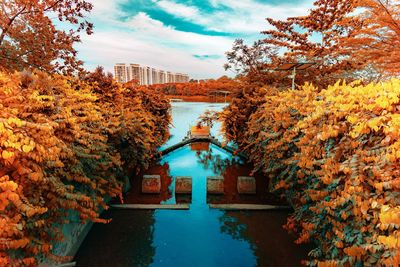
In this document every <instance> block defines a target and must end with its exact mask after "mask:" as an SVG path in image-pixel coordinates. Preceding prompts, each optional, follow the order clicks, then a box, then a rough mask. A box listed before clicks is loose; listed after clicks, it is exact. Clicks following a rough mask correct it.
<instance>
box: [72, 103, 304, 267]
mask: <svg viewBox="0 0 400 267" xmlns="http://www.w3.org/2000/svg"><path fill="white" fill-rule="evenodd" d="M224 106H226V104H214V103H190V102H176V103H172V116H173V126H171V135H172V137H171V139H170V140H169V141H168V142H167V144H165V145H164V146H163V147H167V146H170V145H172V144H175V143H178V142H180V141H181V140H182V138H183V137H184V136H185V135H186V132H187V131H188V129H189V127H190V126H193V125H195V124H196V121H197V119H198V117H199V116H200V115H201V114H202V113H203V112H204V111H205V110H210V109H211V110H216V111H218V110H222V108H223V107H224ZM219 128H220V125H219V124H216V125H215V126H214V127H213V129H212V133H213V135H214V136H217V137H218V138H222V136H221V135H220V134H219ZM207 157H211V158H212V159H214V160H210V161H207V160H204V158H207ZM215 159H217V161H215ZM215 162H218V163H225V164H228V165H229V164H231V165H232V164H238V163H237V159H234V158H233V156H232V155H231V154H229V153H227V152H226V151H224V150H222V149H220V148H218V147H216V146H214V145H210V147H209V148H208V150H206V151H196V150H195V149H194V148H193V147H191V146H190V145H188V146H185V147H182V148H180V149H178V150H175V151H173V152H172V153H170V154H168V155H166V156H164V157H163V158H162V159H161V160H160V162H159V164H160V165H163V166H168V172H169V173H168V175H169V176H170V177H171V178H172V182H171V184H170V187H169V189H170V191H171V197H170V198H169V199H167V200H164V201H163V203H171V204H173V203H176V199H175V197H174V195H175V194H174V179H175V178H176V177H177V176H191V177H192V182H193V186H192V190H193V192H192V199H191V204H190V209H189V210H156V211H138V210H112V211H107V212H105V213H104V214H103V217H105V218H112V219H113V221H112V222H111V223H110V224H107V225H101V224H98V225H97V224H96V225H95V226H94V227H93V229H92V230H91V231H90V233H89V235H88V237H87V238H86V239H85V241H84V242H83V244H82V246H81V248H80V249H79V251H78V254H77V255H76V257H75V260H76V262H77V266H96V267H97V266H99V267H102V266H121V267H125V266H166V267H169V266H174V267H176V266H190V267H196V266H199V267H208V266H209V267H213V266H228V267H234V266H279V267H281V266H282V267H284V266H300V260H301V259H304V258H305V257H306V251H305V250H304V248H302V247H298V246H296V245H294V243H293V238H292V237H291V236H289V235H288V234H287V233H286V232H285V230H283V229H282V224H284V223H285V218H286V216H287V215H288V213H287V212H224V211H220V210H215V209H209V207H208V205H207V194H206V177H207V176H215V175H221V174H222V173H223V172H224V164H219V165H221V166H222V167H221V166H215V165H214V164H213V163H215Z"/></svg>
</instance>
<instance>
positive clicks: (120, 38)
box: [76, 0, 313, 78]
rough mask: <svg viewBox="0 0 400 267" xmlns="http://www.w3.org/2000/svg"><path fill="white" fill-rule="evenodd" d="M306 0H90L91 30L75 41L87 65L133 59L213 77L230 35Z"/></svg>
mask: <svg viewBox="0 0 400 267" xmlns="http://www.w3.org/2000/svg"><path fill="white" fill-rule="evenodd" d="M312 2H313V1H312V0H264V1H263V0H235V1H233V0H189V1H182V0H147V1H145V0H93V1H92V3H93V4H94V9H93V11H92V13H91V14H90V15H89V17H88V19H89V20H90V21H92V22H94V24H95V33H94V34H93V35H91V36H83V37H82V43H80V44H78V45H76V48H77V50H78V51H79V58H80V59H82V60H83V61H84V62H85V66H86V67H87V68H88V69H94V68H95V67H96V66H97V65H102V66H104V67H105V69H106V70H108V71H112V68H113V65H114V63H117V62H123V63H139V64H143V65H148V66H152V67H156V68H160V69H164V70H169V71H174V72H183V73H188V74H189V75H190V76H191V77H193V78H217V77H220V76H222V75H230V76H231V75H232V74H233V73H230V72H225V71H224V70H223V67H222V66H223V64H224V63H225V61H226V60H225V55H224V53H225V52H226V51H228V50H229V49H230V48H231V46H232V43H233V41H234V40H235V39H236V38H244V39H245V40H246V41H248V42H249V43H250V42H252V41H254V40H257V39H260V38H262V35H260V31H263V30H266V29H268V28H269V27H270V26H269V25H268V24H267V22H266V21H265V18H266V17H272V18H274V19H285V18H287V17H291V16H300V15H305V14H307V11H308V10H309V9H310V8H311V7H312Z"/></svg>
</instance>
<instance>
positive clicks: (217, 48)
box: [126, 12, 232, 54]
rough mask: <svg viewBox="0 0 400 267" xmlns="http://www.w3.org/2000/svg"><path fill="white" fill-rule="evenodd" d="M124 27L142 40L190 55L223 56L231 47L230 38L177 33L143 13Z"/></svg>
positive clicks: (183, 32) (177, 31)
mask: <svg viewBox="0 0 400 267" xmlns="http://www.w3.org/2000/svg"><path fill="white" fill-rule="evenodd" d="M126 25H127V26H129V27H130V28H131V29H132V30H133V31H135V33H136V34H138V35H140V36H141V38H142V39H147V40H149V41H152V42H154V43H158V44H164V45H168V46H174V47H177V48H179V49H184V50H189V51H190V52H191V53H192V54H223V53H224V52H225V51H227V50H228V49H229V48H230V47H231V45H232V39H231V38H226V37H221V36H209V35H204V34H197V33H193V32H185V31H179V30H176V29H175V28H173V27H171V26H166V25H164V24H163V23H162V22H161V21H159V20H155V19H152V18H151V17H150V16H149V15H147V14H146V13H144V12H139V13H138V14H137V15H136V16H134V17H132V18H131V19H129V20H128V21H127V23H126Z"/></svg>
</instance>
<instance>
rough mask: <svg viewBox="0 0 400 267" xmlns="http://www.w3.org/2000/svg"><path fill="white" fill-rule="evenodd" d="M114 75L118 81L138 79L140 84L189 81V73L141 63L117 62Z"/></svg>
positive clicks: (124, 81)
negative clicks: (161, 68)
mask: <svg viewBox="0 0 400 267" xmlns="http://www.w3.org/2000/svg"><path fill="white" fill-rule="evenodd" d="M114 77H115V80H117V82H120V83H126V82H129V81H131V80H137V81H138V82H139V84H140V85H153V84H164V83H185V82H189V80H190V78H189V75H188V74H184V73H174V72H171V71H164V70H159V69H156V68H152V67H149V66H143V65H140V64H136V63H135V64H134V63H130V64H126V63H117V64H115V65H114Z"/></svg>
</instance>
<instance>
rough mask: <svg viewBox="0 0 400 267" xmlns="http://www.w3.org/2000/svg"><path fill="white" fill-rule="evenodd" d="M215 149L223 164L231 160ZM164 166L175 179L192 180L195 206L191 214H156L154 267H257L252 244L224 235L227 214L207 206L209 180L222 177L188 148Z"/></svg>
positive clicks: (168, 212)
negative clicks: (185, 178)
mask: <svg viewBox="0 0 400 267" xmlns="http://www.w3.org/2000/svg"><path fill="white" fill-rule="evenodd" d="M212 149H213V154H214V155H219V156H220V157H221V159H223V160H225V159H228V160H229V159H231V157H232V156H231V155H229V154H227V153H225V152H224V151H222V150H219V149H217V148H216V147H212ZM162 162H163V163H165V162H167V163H168V164H169V167H170V175H171V176H172V177H173V178H175V177H176V176H188V175H189V176H192V179H193V184H192V187H193V193H192V204H191V206H190V210H184V211H171V210H158V211H155V213H154V219H155V223H154V226H153V227H154V236H153V244H154V245H155V256H154V258H153V263H152V264H151V266H255V264H256V257H255V256H254V254H253V250H252V248H251V244H249V242H247V241H245V240H238V239H234V238H233V237H232V236H231V235H229V234H227V233H224V232H221V221H220V219H221V217H222V216H223V214H224V212H222V211H219V210H211V209H209V208H208V206H207V203H206V177H207V176H215V175H220V174H221V173H217V172H215V171H214V170H213V168H206V166H204V165H203V164H201V163H199V159H198V157H197V156H196V151H192V150H191V149H190V147H188V146H187V147H183V148H181V149H179V150H178V151H175V152H173V153H171V154H169V155H168V156H167V157H165V158H164V159H163V160H162ZM172 184H174V183H172ZM171 189H172V190H173V188H171ZM173 201H174V199H171V200H169V201H168V202H173Z"/></svg>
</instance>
